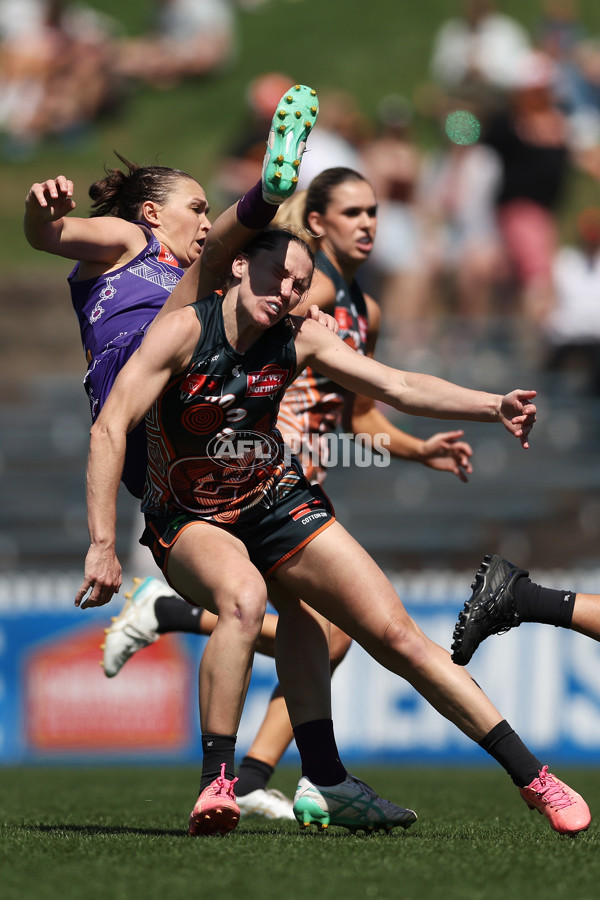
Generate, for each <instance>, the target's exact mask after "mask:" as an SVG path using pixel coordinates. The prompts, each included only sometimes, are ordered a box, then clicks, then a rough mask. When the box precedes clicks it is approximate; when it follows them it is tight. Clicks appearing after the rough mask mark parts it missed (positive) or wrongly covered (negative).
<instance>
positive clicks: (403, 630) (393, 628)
mask: <svg viewBox="0 0 600 900" xmlns="http://www.w3.org/2000/svg"><path fill="white" fill-rule="evenodd" d="M383 643H384V646H385V647H386V649H388V650H391V651H392V652H393V653H394V654H395V655H396V657H399V658H400V660H401V662H402V664H403V666H404V668H405V669H406V670H407V671H408V670H410V671H413V672H417V671H422V670H424V669H426V668H427V662H428V659H429V640H428V639H427V637H426V636H425V635H424V634H423V632H422V631H421V629H420V628H419V627H418V626H417V625H416V623H415V622H414V621H413V620H412V619H410V618H407V619H406V620H402V621H399V620H396V619H395V620H392V621H391V622H390V623H389V624H388V626H387V628H386V629H385V632H384V636H383Z"/></svg>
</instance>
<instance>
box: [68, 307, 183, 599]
mask: <svg viewBox="0 0 600 900" xmlns="http://www.w3.org/2000/svg"><path fill="white" fill-rule="evenodd" d="M199 336H200V324H199V322H198V319H197V317H196V315H195V314H194V311H193V310H187V309H184V310H178V311H176V312H174V313H173V314H172V315H171V316H169V317H167V318H165V319H164V320H163V322H162V323H161V326H160V327H158V328H156V329H151V330H150V331H149V332H148V335H147V336H146V338H145V339H144V341H143V342H142V344H141V346H140V347H139V349H138V350H137V351H136V352H135V353H134V354H133V355H132V357H131V358H130V360H129V361H128V362H127V364H126V365H125V366H124V367H123V369H122V370H121V372H120V373H119V375H118V377H117V379H116V381H115V383H114V385H113V387H112V389H111V391H110V394H109V396H108V399H107V401H106V403H105V404H104V407H103V408H102V411H101V413H100V415H99V416H98V418H97V419H96V422H95V423H94V425H93V427H92V430H91V434H90V450H89V455H88V467H87V507H88V529H89V533H90V548H89V550H88V553H87V556H86V561H85V575H84V580H83V583H82V585H81V587H80V588H79V590H78V592H77V595H76V597H75V606H81V608H82V609H86V608H88V607H91V606H103V605H104V604H105V603H108V602H109V600H110V599H111V597H112V596H113V594H115V593H116V592H117V591H118V590H119V587H120V586H121V565H120V563H119V560H118V559H117V555H116V549H115V544H116V521H117V494H118V490H119V483H120V479H121V474H122V471H123V464H124V461H125V448H126V438H127V434H128V433H129V431H131V430H132V429H133V428H135V426H136V425H137V424H138V422H140V421H141V419H142V418H143V416H144V415H145V413H146V412H147V411H148V409H149V408H150V407H151V406H152V404H153V403H154V401H155V400H156V398H157V397H158V396H159V394H160V392H161V391H162V389H163V388H164V386H165V385H166V384H167V382H168V380H169V378H170V377H171V375H172V374H173V373H174V372H176V371H179V370H182V369H183V368H184V367H185V365H186V364H187V361H188V360H189V359H190V357H191V354H192V352H193V349H194V347H195V346H196V343H197V341H198V338H199ZM88 591H89V596H86V595H87V594H88ZM84 598H85V599H84Z"/></svg>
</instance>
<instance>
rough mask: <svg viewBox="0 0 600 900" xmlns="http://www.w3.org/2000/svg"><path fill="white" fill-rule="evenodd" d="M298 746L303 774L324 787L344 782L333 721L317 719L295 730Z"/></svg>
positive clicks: (343, 772) (344, 775)
mask: <svg viewBox="0 0 600 900" xmlns="http://www.w3.org/2000/svg"><path fill="white" fill-rule="evenodd" d="M294 737H295V739H296V746H297V747H298V752H299V754H300V760H301V762H302V774H303V775H306V777H307V778H310V780H311V781H312V782H313V784H318V785H321V786H323V787H325V786H327V785H332V784H340V782H342V781H344V780H345V778H346V775H347V774H348V773H347V772H346V769H345V768H344V766H343V765H342V762H341V760H340V756H339V753H338V749H337V745H336V743H335V736H334V734H333V722H332V720H331V719H315V720H314V721H313V722H304V723H303V724H302V725H297V726H296V727H295V728H294Z"/></svg>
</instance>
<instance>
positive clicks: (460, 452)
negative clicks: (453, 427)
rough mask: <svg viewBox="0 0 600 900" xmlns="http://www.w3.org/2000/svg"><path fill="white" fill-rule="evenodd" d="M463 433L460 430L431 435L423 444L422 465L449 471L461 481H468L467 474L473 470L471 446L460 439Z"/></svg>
mask: <svg viewBox="0 0 600 900" xmlns="http://www.w3.org/2000/svg"><path fill="white" fill-rule="evenodd" d="M463 435H464V431H461V430H459V431H444V432H441V433H439V434H434V435H432V437H430V438H428V440H426V441H425V442H424V444H423V457H422V459H421V462H422V463H423V465H424V466H428V467H429V468H430V469H437V470H438V471H440V472H450V473H452V474H453V475H456V476H457V477H458V478H460V480H461V481H465V482H466V481H468V480H469V479H468V477H467V476H468V475H470V474H471V473H472V471H473V466H472V465H471V457H472V455H473V448H472V447H471V445H470V444H467V442H466V441H461V440H460V438H461V437H462V436H463Z"/></svg>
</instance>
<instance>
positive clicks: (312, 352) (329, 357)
mask: <svg viewBox="0 0 600 900" xmlns="http://www.w3.org/2000/svg"><path fill="white" fill-rule="evenodd" d="M296 352H297V356H298V363H299V366H301V367H304V366H305V365H311V366H312V367H313V368H315V369H316V370H317V371H318V372H322V373H323V374H324V375H326V376H327V377H328V378H331V379H332V381H335V382H337V383H338V384H341V385H343V386H344V387H345V388H347V389H348V390H350V391H353V392H354V393H357V394H364V395H365V396H367V397H371V398H373V399H374V400H380V401H382V402H383V403H387V404H388V405H389V406H393V407H394V408H395V409H398V410H400V411H401V412H406V413H410V414H411V415H416V416H431V417H432V418H436V419H459V420H466V421H475V422H501V423H502V424H503V425H504V427H505V428H506V429H507V430H508V431H510V433H511V434H513V435H514V436H515V437H517V438H519V440H520V441H521V444H522V446H523V447H524V448H527V447H528V446H529V443H528V441H527V436H528V434H529V432H530V431H531V429H532V428H533V424H534V422H535V413H536V408H535V406H534V405H533V404H532V403H531V401H532V400H533V398H534V397H535V395H536V392H535V391H523V390H515V391H512V392H511V393H510V394H506V395H504V396H502V395H500V394H490V393H487V392H486V391H474V390H471V389H469V388H463V387H460V386H459V385H457V384H453V383H452V382H450V381H445V380H444V379H442V378H437V377H435V376H434V375H421V374H417V373H415V372H404V371H401V370H400V369H392V368H390V367H389V366H384V365H382V364H381V363H378V362H376V361H375V360H373V359H369V358H368V357H366V356H361V355H360V354H358V353H356V352H355V351H354V350H352V349H351V348H350V347H348V346H347V345H346V344H345V343H344V342H343V341H341V340H340V339H339V338H338V337H337V336H336V335H333V334H332V333H331V332H330V331H328V330H327V329H325V328H319V327H318V326H317V325H316V323H314V322H311V321H310V320H307V319H304V320H301V321H300V322H299V323H298V330H297V335H296Z"/></svg>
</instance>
